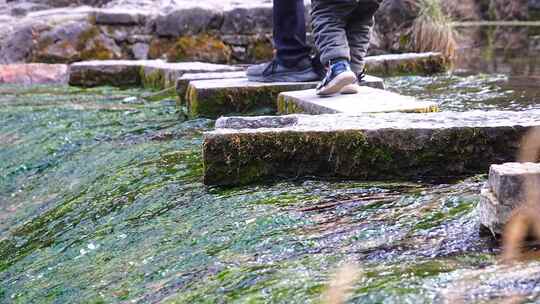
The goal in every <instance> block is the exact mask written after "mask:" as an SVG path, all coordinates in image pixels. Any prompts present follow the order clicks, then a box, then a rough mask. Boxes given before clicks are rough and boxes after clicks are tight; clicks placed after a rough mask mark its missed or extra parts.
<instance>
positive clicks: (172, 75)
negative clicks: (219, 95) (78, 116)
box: [69, 60, 241, 89]
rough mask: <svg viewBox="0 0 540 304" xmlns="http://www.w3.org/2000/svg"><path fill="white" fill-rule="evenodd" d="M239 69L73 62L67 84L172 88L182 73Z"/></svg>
mask: <svg viewBox="0 0 540 304" xmlns="http://www.w3.org/2000/svg"><path fill="white" fill-rule="evenodd" d="M238 70H241V68H240V67H234V66H227V65H219V64H211V63H203V62H180V63H167V62H164V61H162V60H100V61H84V62H77V63H74V64H72V65H71V66H70V69H69V83H70V84H71V85H76V86H82V87H92V86H99V85H111V86H138V85H144V86H146V87H150V88H156V89H164V88H169V87H171V86H174V85H175V84H176V80H177V79H178V78H179V77H180V76H182V75H183V74H184V73H208V72H225V71H238Z"/></svg>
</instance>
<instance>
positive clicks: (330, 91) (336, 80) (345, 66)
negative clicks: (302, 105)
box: [316, 60, 357, 96]
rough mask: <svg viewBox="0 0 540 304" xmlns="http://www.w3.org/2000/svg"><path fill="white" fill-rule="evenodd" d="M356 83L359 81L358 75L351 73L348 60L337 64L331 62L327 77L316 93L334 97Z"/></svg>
mask: <svg viewBox="0 0 540 304" xmlns="http://www.w3.org/2000/svg"><path fill="white" fill-rule="evenodd" d="M355 81H357V79H356V75H354V72H353V71H351V67H350V65H349V62H348V61H347V60H339V61H336V62H335V63H333V62H331V63H330V68H329V69H328V72H327V73H326V77H325V78H324V79H323V81H322V82H321V83H320V84H319V85H318V86H317V89H316V92H317V95H319V96H330V95H334V94H337V93H339V92H341V90H342V89H343V88H344V87H345V86H348V85H350V84H353V83H354V82H355Z"/></svg>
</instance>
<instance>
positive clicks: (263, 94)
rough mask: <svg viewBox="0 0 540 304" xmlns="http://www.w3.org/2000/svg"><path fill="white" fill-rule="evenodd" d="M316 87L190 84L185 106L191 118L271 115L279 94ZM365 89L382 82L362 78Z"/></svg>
mask: <svg viewBox="0 0 540 304" xmlns="http://www.w3.org/2000/svg"><path fill="white" fill-rule="evenodd" d="M317 84H318V82H301V83H298V82H296V83H294V82H277V83H263V82H250V81H248V80H247V79H246V78H236V79H235V78H229V79H214V80H199V81H191V82H190V84H189V87H188V89H187V93H186V102H187V107H188V109H189V114H190V116H192V117H199V116H202V117H209V118H217V117H219V116H222V115H228V114H232V113H249V112H253V111H255V110H258V109H261V108H267V109H272V111H274V112H275V111H276V109H277V103H276V100H277V97H278V95H279V94H280V93H282V92H287V91H298V90H306V89H313V88H315V87H316V86H317ZM366 85H368V86H371V87H376V88H384V82H383V80H382V79H381V78H377V77H373V76H369V77H366ZM177 88H178V86H177ZM180 94H181V92H180ZM180 96H181V95H180Z"/></svg>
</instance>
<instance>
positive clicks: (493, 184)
mask: <svg viewBox="0 0 540 304" xmlns="http://www.w3.org/2000/svg"><path fill="white" fill-rule="evenodd" d="M526 181H527V182H530V183H531V184H532V185H533V187H535V186H536V187H535V189H538V187H540V164H537V163H505V164H502V165H492V166H491V167H490V170H489V180H488V182H487V184H486V187H485V188H484V189H483V190H482V193H481V201H480V204H479V205H478V208H477V210H478V214H479V215H480V223H481V224H482V225H483V226H484V227H487V228H488V229H489V230H490V231H491V232H492V233H493V234H494V235H500V234H501V233H502V231H503V229H504V225H505V224H506V223H507V222H508V220H509V219H510V217H511V215H512V213H513V212H514V211H515V210H516V209H518V208H520V207H521V206H523V205H524V204H525V203H526V200H527V195H526V193H527V192H526V191H527V190H526V189H525V183H526Z"/></svg>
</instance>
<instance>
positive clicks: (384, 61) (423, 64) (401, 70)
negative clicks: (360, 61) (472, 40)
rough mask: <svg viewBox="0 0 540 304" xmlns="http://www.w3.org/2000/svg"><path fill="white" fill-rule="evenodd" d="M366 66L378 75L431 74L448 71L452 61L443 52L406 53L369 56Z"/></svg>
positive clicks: (371, 72)
mask: <svg viewBox="0 0 540 304" xmlns="http://www.w3.org/2000/svg"><path fill="white" fill-rule="evenodd" d="M365 61H366V68H367V70H368V71H369V73H370V74H372V75H376V76H396V75H418V74H420V75H431V74H437V73H442V72H446V71H448V70H449V69H450V66H451V62H450V60H448V59H447V58H445V57H444V56H443V55H442V54H441V53H405V54H388V55H380V56H368V57H366V59H365Z"/></svg>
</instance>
